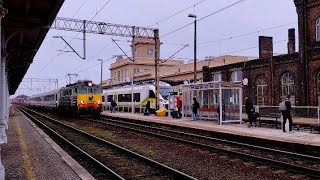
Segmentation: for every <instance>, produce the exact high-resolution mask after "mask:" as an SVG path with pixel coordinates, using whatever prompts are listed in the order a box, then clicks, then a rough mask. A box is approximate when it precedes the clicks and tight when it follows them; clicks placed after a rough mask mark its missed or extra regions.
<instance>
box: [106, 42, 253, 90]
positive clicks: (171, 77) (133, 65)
mask: <svg viewBox="0 0 320 180" xmlns="http://www.w3.org/2000/svg"><path fill="white" fill-rule="evenodd" d="M134 47H135V54H134V56H135V57H134V62H133V61H131V60H130V59H129V58H123V57H122V56H119V57H118V58H117V59H116V62H115V63H113V64H111V66H110V74H111V79H109V80H107V81H104V82H103V84H104V85H105V86H107V85H115V84H120V83H123V82H125V81H126V79H127V78H128V77H129V78H130V79H131V78H132V77H133V78H134V80H135V81H142V80H148V79H154V78H155V61H154V41H153V40H148V39H141V38H139V39H138V38H136V39H134ZM132 56H133V55H132ZM132 56H131V59H133V58H132ZM250 59H253V58H252V57H246V56H229V55H227V56H221V57H210V58H208V59H206V60H198V61H197V80H198V81H202V79H203V76H202V67H203V66H209V67H217V66H223V65H226V64H234V63H238V62H244V61H248V60H250ZM193 72H194V65H193V62H191V63H184V61H182V60H160V68H159V76H160V80H161V81H167V82H169V83H171V84H182V83H183V82H184V81H188V82H193Z"/></svg>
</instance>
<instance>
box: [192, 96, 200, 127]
mask: <svg viewBox="0 0 320 180" xmlns="http://www.w3.org/2000/svg"><path fill="white" fill-rule="evenodd" d="M199 108H200V104H199V103H198V101H197V99H196V98H195V97H194V98H193V104H192V121H196V120H197V117H198V109H199Z"/></svg>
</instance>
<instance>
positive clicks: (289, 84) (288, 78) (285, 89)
mask: <svg viewBox="0 0 320 180" xmlns="http://www.w3.org/2000/svg"><path fill="white" fill-rule="evenodd" d="M281 89H282V98H283V99H284V98H285V97H286V96H287V95H291V103H292V104H293V105H294V99H295V97H294V95H295V89H294V74H293V73H292V72H287V73H285V74H284V75H283V76H282V79H281Z"/></svg>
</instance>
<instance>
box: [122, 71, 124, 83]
mask: <svg viewBox="0 0 320 180" xmlns="http://www.w3.org/2000/svg"><path fill="white" fill-rule="evenodd" d="M121 81H124V74H123V70H122V71H121Z"/></svg>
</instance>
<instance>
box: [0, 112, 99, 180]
mask: <svg viewBox="0 0 320 180" xmlns="http://www.w3.org/2000/svg"><path fill="white" fill-rule="evenodd" d="M8 125H9V129H8V130H7V136H8V143H7V144H4V145H2V150H1V158H2V164H3V165H4V167H5V176H6V179H14V180H20V179H45V180H51V179H52V180H56V179H63V180H69V179H70V180H76V179H94V178H93V177H92V176H91V175H90V174H89V173H88V172H87V171H86V170H85V169H83V168H82V166H80V165H79V164H78V163H77V162H76V161H74V159H72V158H71V157H70V156H69V155H68V154H67V153H66V152H64V151H63V150H62V149H61V148H60V147H59V146H58V145H57V144H55V143H54V142H53V141H52V140H51V139H50V138H49V137H48V136H47V135H46V134H45V133H44V132H43V131H41V130H40V129H39V128H37V127H36V125H35V124H33V123H32V122H31V121H30V120H28V119H27V118H25V117H24V116H23V115H22V114H21V113H20V112H18V111H17V110H15V109H14V114H13V116H11V117H10V119H9V124H8Z"/></svg>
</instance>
